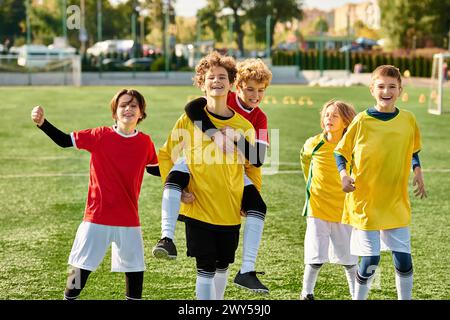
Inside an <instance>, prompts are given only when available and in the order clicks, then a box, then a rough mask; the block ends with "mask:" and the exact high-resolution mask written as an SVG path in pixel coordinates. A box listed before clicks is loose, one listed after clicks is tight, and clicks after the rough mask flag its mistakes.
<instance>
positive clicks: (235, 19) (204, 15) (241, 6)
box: [197, 0, 246, 53]
mask: <svg viewBox="0 0 450 320" xmlns="http://www.w3.org/2000/svg"><path fill="white" fill-rule="evenodd" d="M245 3H246V1H245V0H244V1H242V0H207V5H206V7H204V8H203V9H200V10H199V11H198V12H197V17H198V19H199V20H200V23H201V26H202V29H205V28H208V29H210V30H211V31H212V32H213V35H214V39H215V40H216V41H219V42H227V41H223V39H222V36H223V32H224V30H227V28H229V25H228V23H229V20H228V19H230V18H231V19H232V23H233V29H232V32H233V33H234V34H236V43H237V46H238V50H239V51H240V52H241V53H243V52H244V30H243V24H244V23H245V20H246V16H245ZM225 8H228V9H231V17H230V15H224V12H223V10H224V9H225Z"/></svg>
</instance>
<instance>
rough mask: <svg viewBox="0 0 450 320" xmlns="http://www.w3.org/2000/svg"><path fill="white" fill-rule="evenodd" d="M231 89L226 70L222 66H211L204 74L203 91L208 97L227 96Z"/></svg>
mask: <svg viewBox="0 0 450 320" xmlns="http://www.w3.org/2000/svg"><path fill="white" fill-rule="evenodd" d="M230 89H231V84H230V80H229V79H228V72H227V70H226V69H225V68H224V67H219V66H213V67H211V68H210V69H209V70H208V71H207V72H206V74H205V83H204V84H203V91H205V92H206V95H207V96H208V97H222V96H227V94H228V91H230Z"/></svg>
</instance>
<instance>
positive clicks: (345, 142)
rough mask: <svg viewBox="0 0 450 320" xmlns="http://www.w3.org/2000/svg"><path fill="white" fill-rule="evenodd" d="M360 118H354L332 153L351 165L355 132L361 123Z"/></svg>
mask: <svg viewBox="0 0 450 320" xmlns="http://www.w3.org/2000/svg"><path fill="white" fill-rule="evenodd" d="M360 118H361V117H360V116H359V117H358V116H356V118H355V119H354V120H353V121H352V122H351V123H350V125H349V126H348V128H347V131H346V132H345V133H344V136H343V137H342V139H341V140H340V141H339V143H338V144H337V146H336V148H335V149H334V153H336V154H338V155H341V156H343V157H344V158H345V160H347V163H351V160H352V154H353V147H354V145H355V137H356V132H357V130H358V127H359V125H360V122H361V120H360Z"/></svg>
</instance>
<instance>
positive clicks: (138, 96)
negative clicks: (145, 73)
mask: <svg viewBox="0 0 450 320" xmlns="http://www.w3.org/2000/svg"><path fill="white" fill-rule="evenodd" d="M125 94H126V95H129V96H130V97H133V98H135V99H136V101H137V103H138V105H139V110H141V115H142V117H141V118H140V119H139V120H138V122H137V123H139V122H141V121H142V120H144V119H145V118H146V117H147V114H146V113H145V108H146V107H147V105H146V102H145V99H144V96H143V95H142V94H140V93H139V92H138V91H137V90H134V89H122V90H120V91H119V92H117V93H116V94H115V95H114V97H113V98H112V99H111V103H110V105H111V112H112V116H113V118H114V116H115V115H116V112H117V107H118V102H119V99H120V97H121V96H123V95H125Z"/></svg>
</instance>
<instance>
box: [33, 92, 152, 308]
mask: <svg viewBox="0 0 450 320" xmlns="http://www.w3.org/2000/svg"><path fill="white" fill-rule="evenodd" d="M145 108H146V103H145V100H144V97H143V96H142V95H141V94H140V93H139V92H138V91H136V90H127V89H123V90H121V91H119V92H118V93H117V94H116V95H115V96H114V97H113V99H112V100H111V112H112V117H113V119H114V120H115V122H116V124H115V125H113V126H111V127H97V128H94V129H86V130H81V131H74V132H72V133H71V134H70V135H69V134H66V133H64V132H62V131H60V130H59V129H57V128H55V127H54V126H53V125H52V124H51V123H50V122H48V121H47V120H46V119H45V116H44V110H43V108H42V107H40V106H37V107H35V108H33V110H32V112H31V118H32V120H33V121H34V122H35V123H36V124H37V126H38V127H39V128H40V129H41V130H42V131H44V132H45V133H46V134H47V135H48V136H49V137H50V138H51V139H52V140H53V141H54V142H55V143H56V144H58V145H59V146H61V147H63V148H67V147H75V148H77V149H84V150H87V151H89V152H90V153H91V163H90V174H89V176H90V177H89V190H88V198H87V203H86V210H85V214H84V218H83V221H82V222H81V224H80V226H79V227H78V231H77V234H76V237H75V240H74V243H73V246H72V251H71V253H70V256H69V261H68V263H69V265H70V266H71V268H72V270H71V273H70V274H69V277H68V279H67V287H66V289H65V292H64V298H65V299H67V300H74V299H76V298H77V297H78V296H79V294H80V292H81V290H82V289H83V287H84V286H85V284H86V281H87V278H88V276H89V274H90V273H91V272H92V271H95V270H96V269H97V267H98V265H99V264H100V263H101V261H102V260H103V257H104V255H105V253H106V251H107V250H108V248H109V246H110V245H111V244H112V252H111V254H112V259H111V260H112V262H111V264H112V266H111V271H113V272H125V280H126V298H127V299H131V300H137V299H141V296H142V284H143V279H144V270H145V263H144V248H143V241H142V233H141V227H140V222H139V214H138V199H139V193H140V189H141V184H142V178H143V174H144V170H147V172H148V173H150V174H152V175H156V176H159V175H160V174H159V167H158V158H157V155H156V151H155V147H154V145H153V142H152V139H151V138H150V136H149V135H146V134H144V133H142V132H139V131H137V130H136V126H137V124H138V123H139V122H140V121H142V120H143V119H144V118H145V117H146V112H145Z"/></svg>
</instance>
